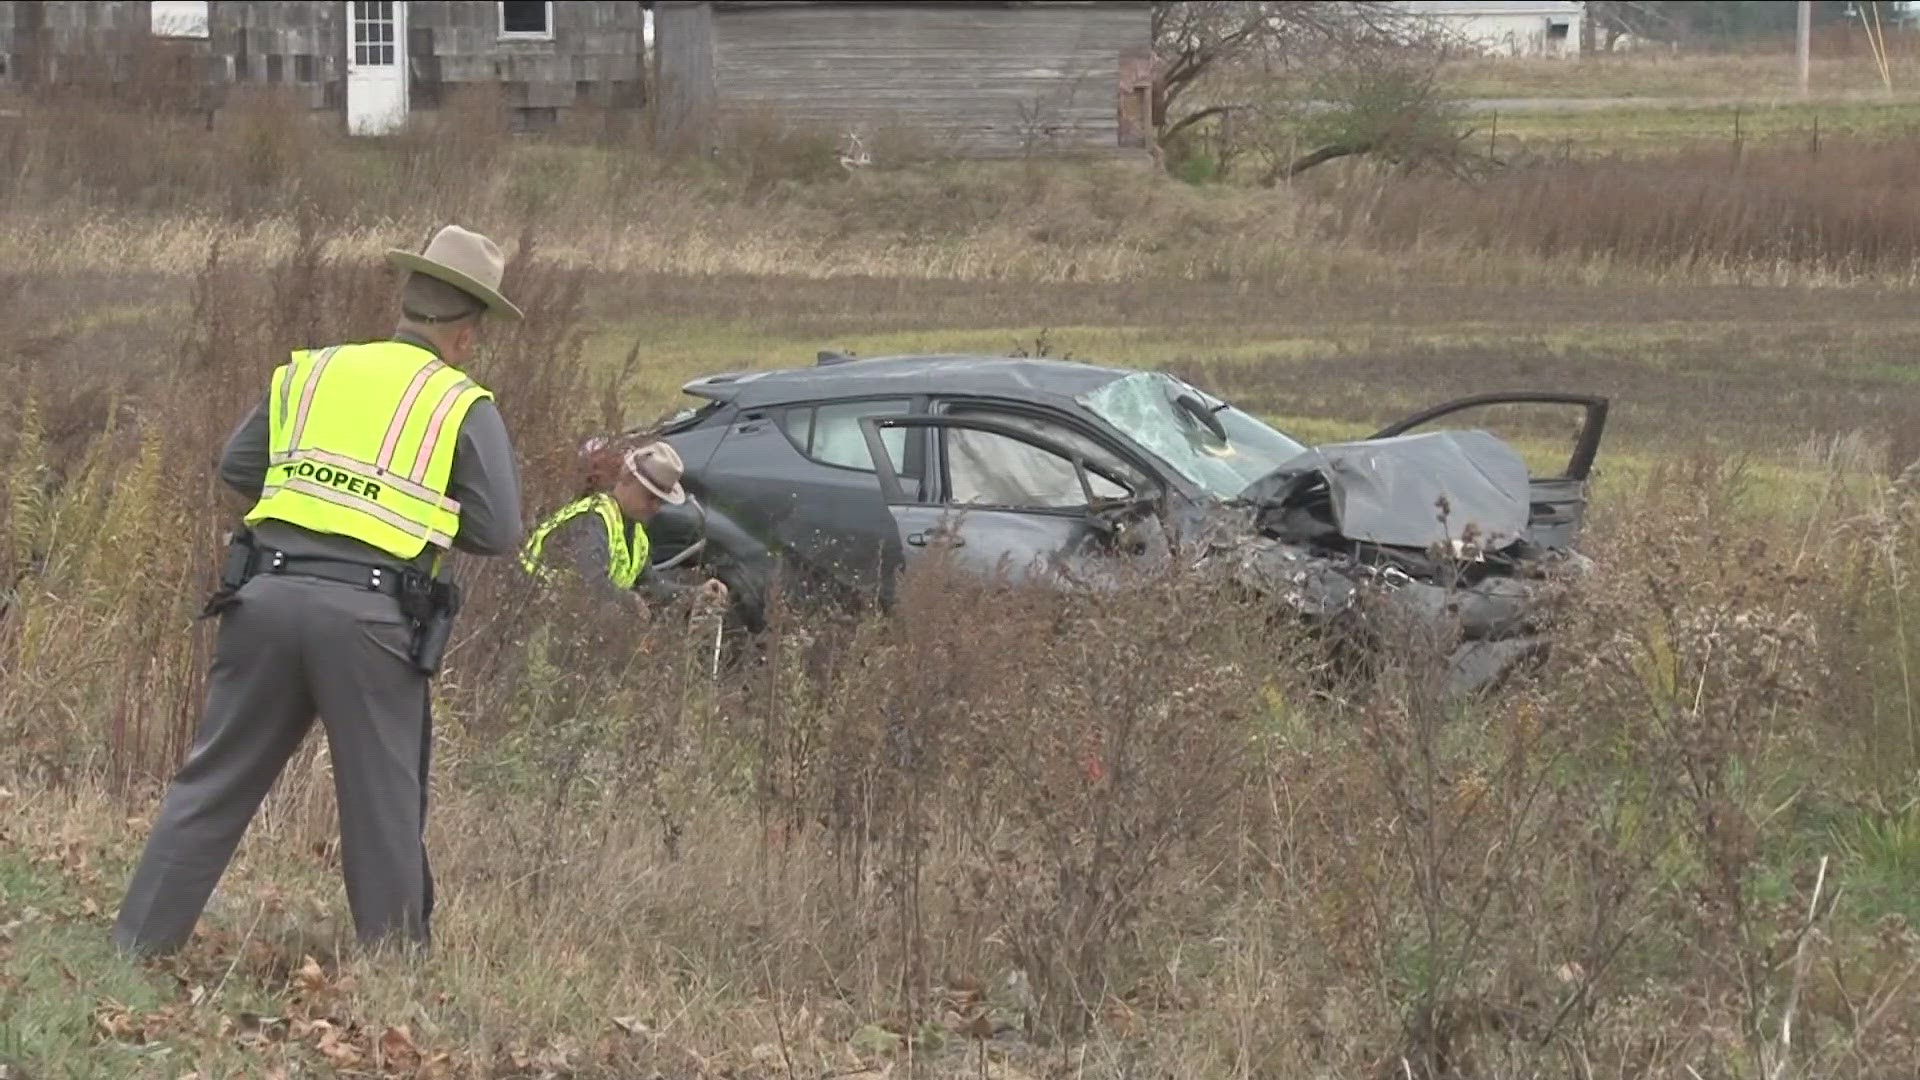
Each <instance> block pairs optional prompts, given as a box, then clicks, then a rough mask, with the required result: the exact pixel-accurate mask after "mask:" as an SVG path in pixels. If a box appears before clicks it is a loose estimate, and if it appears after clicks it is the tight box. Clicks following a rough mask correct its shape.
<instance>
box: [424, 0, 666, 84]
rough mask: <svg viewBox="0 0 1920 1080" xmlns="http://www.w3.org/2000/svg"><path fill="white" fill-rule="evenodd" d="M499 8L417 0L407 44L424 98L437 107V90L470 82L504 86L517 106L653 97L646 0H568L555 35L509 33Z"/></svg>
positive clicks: (478, 0)
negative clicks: (526, 37)
mask: <svg viewBox="0 0 1920 1080" xmlns="http://www.w3.org/2000/svg"><path fill="white" fill-rule="evenodd" d="M499 11H500V9H499V6H498V5H497V4H494V3H492V2H491V0H413V2H412V3H411V4H410V5H409V7H408V14H407V17H408V19H409V25H410V28H411V29H410V32H409V34H408V39H407V45H408V51H409V56H410V59H411V67H412V80H413V85H412V90H413V95H414V98H415V101H416V103H417V104H418V105H420V106H421V107H428V108H430V107H432V99H433V97H434V92H435V91H436V90H439V89H441V88H448V89H452V88H456V87H462V86H498V87H500V89H501V91H502V93H503V95H504V97H505V99H506V104H507V105H508V106H509V107H513V108H522V109H567V108H570V107H573V106H577V105H582V106H599V107H604V108H613V107H634V106H638V105H640V104H641V103H642V102H643V101H644V100H645V97H646V93H645V85H646V81H645V78H644V72H645V61H644V40H643V34H644V32H645V30H644V22H643V19H644V13H643V11H642V9H641V7H640V5H639V4H638V3H633V2H623V0H561V2H558V3H555V4H554V5H553V40H551V41H518V40H506V41H503V40H501V38H500V14H499ZM422 99H426V100H424V101H423V100H422Z"/></svg>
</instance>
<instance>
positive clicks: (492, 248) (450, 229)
mask: <svg viewBox="0 0 1920 1080" xmlns="http://www.w3.org/2000/svg"><path fill="white" fill-rule="evenodd" d="M387 261H388V262H389V263H391V264H393V265H394V266H397V267H399V268H400V269H402V270H408V271H411V272H413V273H415V274H419V275H421V276H423V277H427V278H431V279H432V280H434V281H438V282H441V283H442V284H445V285H451V286H452V287H454V288H456V289H458V290H460V291H461V292H463V293H465V294H467V295H468V296H470V297H472V298H473V299H475V300H478V301H479V302H480V303H482V304H484V305H486V308H487V311H488V312H490V313H493V314H498V315H505V316H508V317H509V318H514V319H519V318H523V317H524V313H523V312H521V310H520V309H519V308H518V307H516V306H514V304H513V302H512V301H510V300H508V299H507V298H506V297H504V296H501V295H500V278H501V276H502V275H503V274H504V273H505V272H506V266H507V260H506V256H504V255H502V254H501V253H500V246H499V245H498V244H495V243H494V242H493V241H492V240H489V239H487V238H486V237H484V236H482V235H480V234H479V233H477V232H470V231H468V230H466V229H463V228H461V227H460V226H458V225H449V226H447V227H446V228H444V229H441V230H440V231H439V232H437V233H435V234H434V237H433V240H432V242H430V243H428V244H427V250H425V251H423V252H420V253H419V254H415V253H413V252H411V251H400V250H398V249H394V250H390V251H388V252H387ZM422 314H427V315H437V314H439V313H436V312H423V313H422Z"/></svg>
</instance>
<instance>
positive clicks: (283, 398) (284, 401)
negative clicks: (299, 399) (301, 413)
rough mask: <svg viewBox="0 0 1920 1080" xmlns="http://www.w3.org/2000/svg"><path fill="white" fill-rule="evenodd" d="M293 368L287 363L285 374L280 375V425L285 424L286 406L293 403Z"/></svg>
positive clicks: (283, 425) (284, 425)
mask: <svg viewBox="0 0 1920 1080" xmlns="http://www.w3.org/2000/svg"><path fill="white" fill-rule="evenodd" d="M293 369H294V365H292V364H288V365H287V372H286V374H284V375H282V376H280V426H281V427H286V426H287V406H288V405H290V404H292V403H293Z"/></svg>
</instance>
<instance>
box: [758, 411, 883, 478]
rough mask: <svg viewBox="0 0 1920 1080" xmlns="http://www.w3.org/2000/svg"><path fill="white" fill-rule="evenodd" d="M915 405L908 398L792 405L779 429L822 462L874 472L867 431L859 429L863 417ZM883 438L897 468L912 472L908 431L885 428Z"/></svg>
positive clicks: (879, 414)
mask: <svg viewBox="0 0 1920 1080" xmlns="http://www.w3.org/2000/svg"><path fill="white" fill-rule="evenodd" d="M912 407H913V402H912V401H911V400H910V399H908V398H893V399H884V400H879V401H836V402H834V403H832V404H828V405H797V406H790V407H788V408H787V409H786V410H785V411H784V412H783V413H782V415H781V417H780V428H781V430H782V431H785V432H786V433H787V438H788V439H791V440H792V441H793V445H794V448H795V449H796V450H799V451H800V452H801V453H802V454H805V455H806V456H807V457H809V458H811V459H812V460H814V461H817V462H819V463H820V464H822V465H833V466H836V467H838V468H842V469H858V470H860V471H861V472H873V471H874V468H873V455H872V454H870V453H868V452H867V437H866V433H865V432H863V431H861V430H860V420H861V418H862V417H867V416H903V415H905V414H906V413H908V412H909V411H911V410H912ZM880 440H881V442H882V443H883V444H884V445H885V446H886V448H887V454H888V456H889V457H890V458H891V459H892V462H893V468H894V471H895V472H898V473H900V474H902V475H911V473H909V471H908V469H907V450H906V448H907V433H906V432H905V431H903V430H899V429H895V430H891V431H882V432H881V433H880Z"/></svg>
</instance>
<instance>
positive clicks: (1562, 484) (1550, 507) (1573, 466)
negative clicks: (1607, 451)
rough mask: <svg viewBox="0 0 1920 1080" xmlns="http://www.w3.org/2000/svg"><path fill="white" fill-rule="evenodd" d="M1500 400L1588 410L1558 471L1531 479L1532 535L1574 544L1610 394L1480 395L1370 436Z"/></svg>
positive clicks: (1542, 541) (1547, 543)
mask: <svg viewBox="0 0 1920 1080" xmlns="http://www.w3.org/2000/svg"><path fill="white" fill-rule="evenodd" d="M1497 405H1546V406H1562V407H1575V408H1579V409H1580V410H1581V411H1582V414H1583V415H1582V417H1581V422H1580V430H1579V432H1578V434H1576V435H1575V436H1574V438H1573V448H1572V450H1571V452H1570V453H1569V455H1568V457H1567V462H1566V465H1565V466H1564V467H1562V468H1560V469H1559V470H1557V471H1550V472H1548V473H1547V474H1545V475H1531V476H1529V478H1528V486H1529V488H1530V500H1529V502H1530V505H1529V508H1528V515H1527V516H1528V521H1527V531H1528V534H1529V536H1530V537H1531V538H1532V540H1533V542H1534V543H1536V544H1538V545H1540V546H1541V547H1547V548H1567V547H1571V546H1572V545H1573V540H1574V537H1575V535H1576V534H1577V533H1578V532H1579V530H1580V524H1581V522H1582V521H1583V520H1584V519H1585V518H1586V512H1587V480H1588V478H1589V477H1590V476H1591V475H1592V473H1593V462H1594V459H1595V458H1596V457H1597V456H1598V455H1599V453H1600V436H1601V435H1602V433H1604V432H1605V430H1606V427H1607V406H1608V401H1607V399H1606V398H1604V397H1596V396H1593V395H1590V394H1560V393H1551V392H1535V391H1512V392H1502V393H1492V394H1477V395H1475V396H1473V397H1465V398H1460V399H1458V400H1455V401H1449V402H1445V403H1443V404H1440V405H1435V406H1433V407H1432V408H1430V409H1423V410H1421V411H1420V412H1417V413H1414V414H1413V415H1412V416H1409V417H1406V418H1404V419H1402V420H1398V421H1395V422H1394V423H1392V424H1389V425H1388V426H1386V427H1384V428H1381V429H1380V430H1379V431H1376V432H1374V433H1373V434H1372V435H1369V436H1367V439H1368V440H1372V439H1389V438H1393V437H1394V436H1397V435H1405V434H1408V433H1409V432H1411V431H1413V430H1414V429H1415V428H1419V427H1424V426H1426V425H1428V424H1430V423H1432V422H1433V421H1435V420H1438V419H1440V418H1441V417H1445V416H1452V415H1454V414H1455V413H1460V412H1465V411H1466V410H1468V409H1476V408H1484V407H1488V406H1497Z"/></svg>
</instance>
